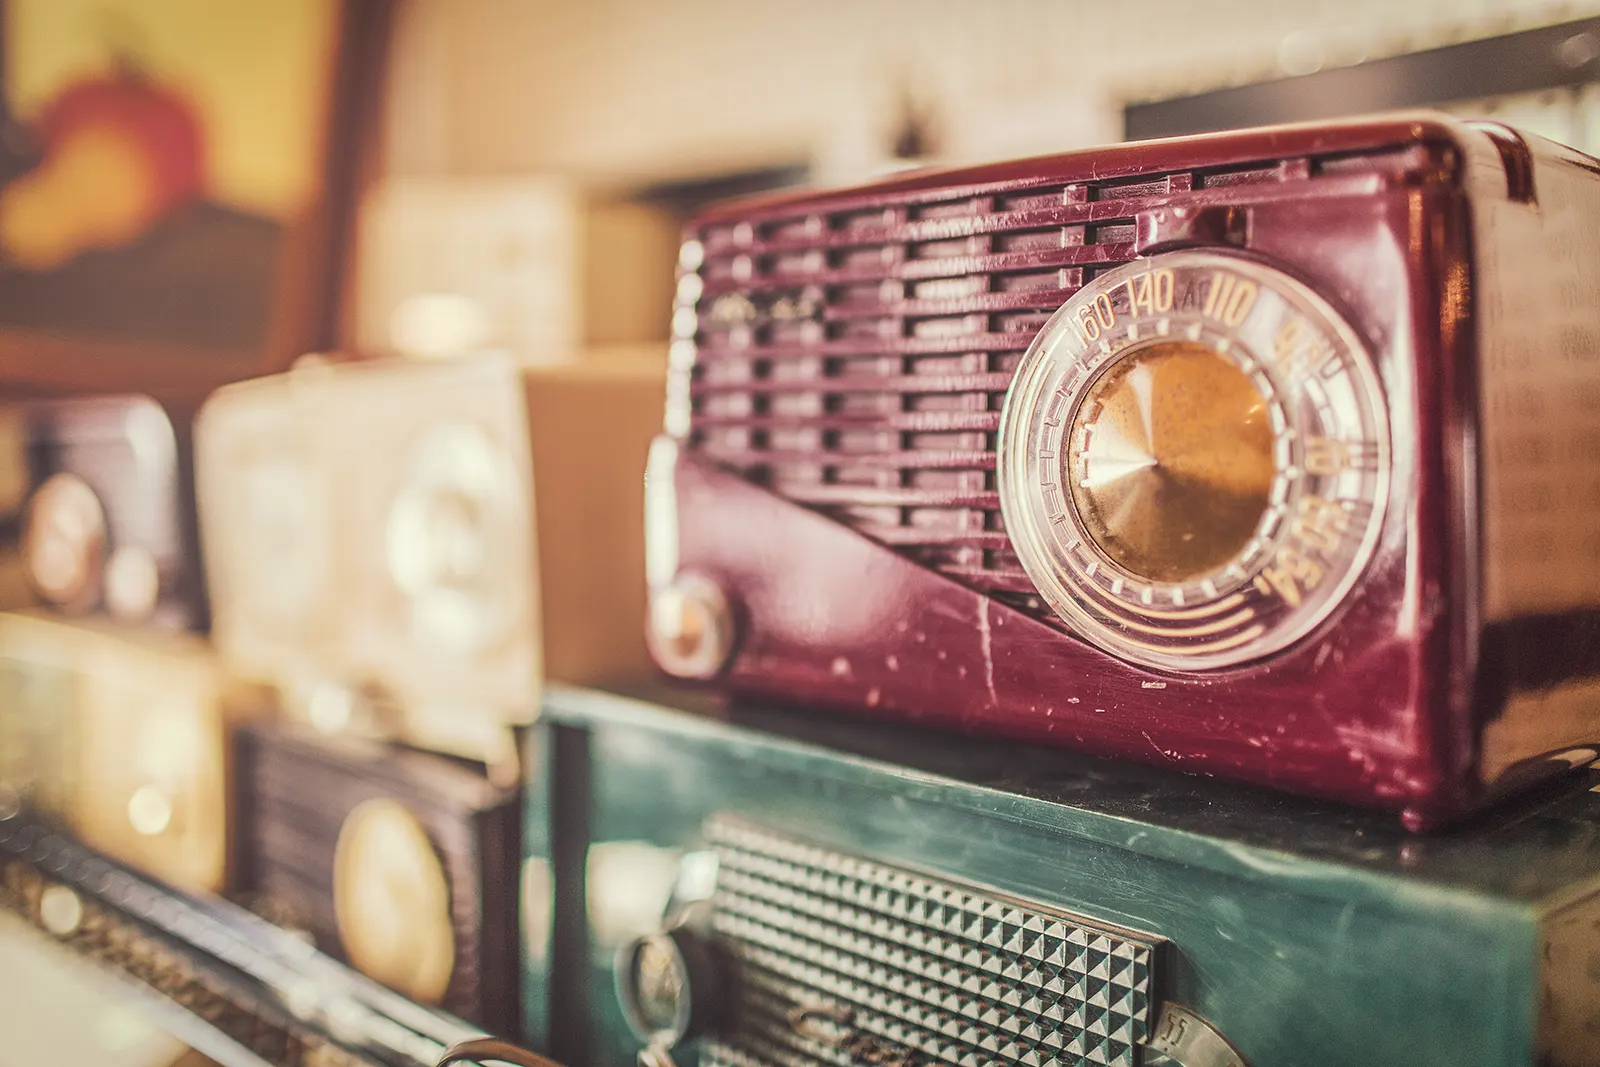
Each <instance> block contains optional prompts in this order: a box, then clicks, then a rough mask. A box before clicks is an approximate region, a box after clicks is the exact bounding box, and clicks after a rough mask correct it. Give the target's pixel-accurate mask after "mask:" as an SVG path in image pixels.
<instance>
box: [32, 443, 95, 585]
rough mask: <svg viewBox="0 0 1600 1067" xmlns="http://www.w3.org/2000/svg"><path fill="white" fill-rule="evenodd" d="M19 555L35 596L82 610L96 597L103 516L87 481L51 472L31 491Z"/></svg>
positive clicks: (73, 475) (66, 474) (70, 475)
mask: <svg viewBox="0 0 1600 1067" xmlns="http://www.w3.org/2000/svg"><path fill="white" fill-rule="evenodd" d="M22 539H23V558H24V559H25V560H26V561H27V568H28V577H29V578H31V579H32V580H33V585H34V588H35V589H37V590H38V591H39V595H40V596H42V597H44V598H45V599H46V600H47V601H49V602H50V603H52V604H55V605H57V606H58V607H63V608H67V609H69V610H82V609H85V608H87V607H89V606H91V604H92V603H93V601H94V600H95V599H96V598H97V597H98V596H99V589H100V577H101V567H102V565H103V563H104V559H105V549H106V540H107V536H106V515H105V512H104V511H103V510H102V509H101V507H100V498H99V497H98V496H96V495H95V492H94V490H93V489H91V488H90V487H89V483H87V482H85V481H84V480H83V479H82V478H79V477H78V476H77V475H75V474H68V473H66V472H62V473H59V474H53V475H51V476H50V477H49V478H48V479H46V480H45V483H44V484H43V485H41V486H40V487H39V488H38V491H37V492H35V493H34V494H33V501H32V503H31V504H30V506H29V508H28V518H27V525H26V527H25V529H24V532H23V538H22Z"/></svg>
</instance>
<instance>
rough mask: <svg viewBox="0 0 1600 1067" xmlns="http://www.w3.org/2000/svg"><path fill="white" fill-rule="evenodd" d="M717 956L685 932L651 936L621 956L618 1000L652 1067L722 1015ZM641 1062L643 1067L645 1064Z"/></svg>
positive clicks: (667, 1060)
mask: <svg viewBox="0 0 1600 1067" xmlns="http://www.w3.org/2000/svg"><path fill="white" fill-rule="evenodd" d="M720 970H721V968H720V967H719V966H718V963H717V959H716V954H715V951H714V950H713V949H712V947H711V946H710V945H708V944H707V943H706V942H705V940H704V939H702V938H701V937H700V936H698V935H697V934H695V933H694V932H693V931H692V930H690V929H688V928H687V927H683V926H677V927H673V928H671V929H668V930H664V931H661V932H659V933H654V934H647V935H646V936H644V937H641V938H638V939H636V940H634V941H632V942H630V943H629V944H626V945H624V946H623V947H622V951H621V952H619V953H618V954H617V965H616V981H617V999H618V1000H619V1001H620V1002H621V1004H622V1014H623V1017H624V1018H625V1019H626V1020H627V1021H628V1026H629V1028H630V1029H632V1030H633V1032H634V1035H635V1036H636V1037H638V1038H639V1040H640V1041H643V1042H644V1043H645V1046H646V1048H647V1050H650V1051H651V1052H652V1056H653V1058H652V1060H651V1062H652V1064H653V1065H656V1067H660V1065H661V1064H663V1063H670V1061H671V1057H670V1056H667V1055H666V1054H665V1050H666V1049H670V1048H672V1047H674V1046H676V1045H680V1044H682V1043H683V1042H685V1041H688V1040H690V1039H691V1038H694V1037H698V1036H700V1035H701V1034H704V1033H706V1032H707V1031H708V1030H710V1029H711V1028H712V1027H713V1026H714V1025H715V1024H716V1021H717V1019H718V1017H719V1015H720V1014H721V1008H722V1001H723V989H722V981H721V974H720ZM641 1062H644V1061H643V1060H641Z"/></svg>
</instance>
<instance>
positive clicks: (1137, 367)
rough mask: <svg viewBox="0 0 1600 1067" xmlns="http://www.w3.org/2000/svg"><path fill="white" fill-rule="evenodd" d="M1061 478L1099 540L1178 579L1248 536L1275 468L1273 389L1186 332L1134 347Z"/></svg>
mask: <svg viewBox="0 0 1600 1067" xmlns="http://www.w3.org/2000/svg"><path fill="white" fill-rule="evenodd" d="M1071 440H1073V441H1075V442H1078V443H1079V448H1078V449H1077V451H1076V452H1074V453H1072V454H1070V455H1069V456H1068V458H1067V460H1066V462H1065V463H1064V465H1063V468H1062V472H1061V475H1062V481H1063V483H1064V484H1066V485H1067V486H1068V488H1069V490H1070V492H1071V494H1072V500H1073V504H1074V506H1075V507H1076V509H1077V511H1078V513H1079V515H1081V516H1082V517H1083V520H1084V524H1085V526H1086V528H1087V530H1088V532H1089V535H1090V537H1092V538H1093V539H1094V543H1095V546H1096V547H1097V548H1099V550H1100V551H1102V552H1104V553H1105V554H1106V555H1108V556H1110V557H1111V558H1112V559H1113V560H1114V561H1115V562H1116V563H1117V564H1119V565H1120V566H1122V567H1123V568H1125V569H1126V570H1128V571H1129V572H1131V573H1134V574H1140V575H1143V576H1146V577H1148V578H1150V579H1152V580H1155V581H1165V582H1181V581H1185V580H1187V579H1190V578H1193V577H1195V576H1197V575H1201V574H1205V573H1207V572H1209V571H1213V570H1216V569H1218V568H1219V567H1223V566H1225V565H1226V564H1227V563H1228V562H1229V561H1230V560H1232V559H1233V558H1234V557H1235V556H1237V555H1238V554H1239V552H1240V551H1241V550H1242V549H1243V548H1244V547H1245V545H1247V544H1248V543H1249V542H1250V538H1251V536H1252V535H1253V534H1254V533H1255V530H1256V527H1257V526H1258V525H1259V524H1260V522H1261V516H1262V514H1263V513H1265V511H1266V510H1267V506H1268V504H1269V503H1270V499H1271V492H1272V483H1273V480H1274V477H1275V475H1276V474H1277V469H1276V465H1275V464H1274V462H1273V453H1274V445H1275V444H1276V442H1275V441H1274V434H1273V432H1272V426H1271V421H1270V419H1269V418H1268V416H1267V403H1266V399H1265V398H1264V397H1263V396H1262V395H1261V391H1260V390H1259V389H1258V388H1257V387H1256V385H1255V383H1253V382H1252V381H1251V380H1250V378H1249V376H1248V375H1246V374H1245V373H1244V372H1243V371H1242V370H1240V369H1239V367H1238V366H1237V365H1236V364H1234V363H1233V362H1232V361H1231V360H1229V359H1228V358H1227V357H1226V356H1224V355H1223V354H1222V353H1220V352H1217V351H1214V350H1212V349H1209V348H1206V347H1205V346H1203V345H1198V344H1195V343H1193V342H1188V341H1175V342H1158V343H1156V344H1153V345H1149V346H1147V347H1144V348H1142V349H1140V350H1139V351H1137V352H1134V353H1131V354H1130V355H1129V356H1128V357H1127V358H1126V359H1124V360H1123V361H1121V362H1120V363H1119V364H1118V365H1117V366H1116V367H1114V368H1112V370H1111V371H1109V372H1108V373H1106V374H1105V375H1104V376H1102V377H1101V379H1100V380H1099V381H1097V382H1096V383H1095V384H1094V385H1093V386H1092V387H1091V388H1090V390H1089V392H1088V393H1087V394H1086V395H1085V397H1084V399H1083V401H1082V403H1081V404H1080V405H1079V407H1078V412H1077V416H1076V418H1075V419H1074V422H1073V426H1072V432H1071Z"/></svg>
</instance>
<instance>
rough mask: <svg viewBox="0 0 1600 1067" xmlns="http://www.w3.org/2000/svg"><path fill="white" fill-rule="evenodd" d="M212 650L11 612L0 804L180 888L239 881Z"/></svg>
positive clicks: (227, 718) (0, 644)
mask: <svg viewBox="0 0 1600 1067" xmlns="http://www.w3.org/2000/svg"><path fill="white" fill-rule="evenodd" d="M223 684H224V683H223V677H222V672H221V670H220V669H219V667H218V664H217V661H216V657H215V655H214V654H213V653H212V651H211V649H210V647H209V646H208V645H207V644H206V642H205V641H203V640H202V639H200V638H199V637H196V636H194V635H192V634H187V633H181V632H163V631H158V630H150V629H148V628H134V627H130V626H127V625H121V624H115V623H111V622H107V621H94V620H75V621H70V622H69V621H66V620H61V619H55V618H50V617H47V616H43V615H36V614H24V613H5V614H0V807H4V808H6V809H8V810H15V809H16V808H18V807H26V808H31V809H32V810H34V811H36V812H37V813H39V814H40V815H42V816H45V817H48V818H52V819H54V820H55V821H57V822H62V823H65V824H66V825H68V826H70V827H71V828H72V829H73V830H74V831H75V832H76V833H77V835H78V836H79V837H80V838H81V839H82V840H83V841H84V842H85V843H87V844H89V845H90V846H92V847H94V848H97V849H99V850H100V851H102V852H104V853H106V854H107V855H109V856H113V857H115V858H117V859H119V860H121V861H122V862H124V863H127V864H129V865H130V866H133V867H137V868H139V869H140V870H142V871H145V872H146V873H148V874H152V875H154V876H155V877H157V878H160V879H162V880H164V881H166V882H168V883H169V884H171V885H174V886H178V887H180V888H184V889H191V890H210V891H216V890H221V889H223V888H224V887H225V886H226V885H227V884H228V881H229V876H230V873H231V872H230V858H231V845H230V841H231V831H232V811H231V805H230V804H229V794H228V786H227V783H228V775H229V767H230V763H231V759H230V745H231V742H230V735H231V731H232V726H233V723H234V721H235V719H236V718H237V717H238V716H239V715H241V714H243V713H244V712H245V710H246V709H245V708H243V707H239V706H235V705H234V704H232V703H231V702H229V701H228V700H227V699H225V693H224V689H223Z"/></svg>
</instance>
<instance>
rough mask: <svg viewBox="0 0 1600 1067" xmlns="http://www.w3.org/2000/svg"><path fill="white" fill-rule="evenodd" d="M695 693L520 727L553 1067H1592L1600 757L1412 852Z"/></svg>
mask: <svg viewBox="0 0 1600 1067" xmlns="http://www.w3.org/2000/svg"><path fill="white" fill-rule="evenodd" d="M678 699H679V698H676V697H674V698H671V699H669V701H668V703H667V704H661V703H654V702H649V701H645V700H639V699H626V698H622V697H617V696H611V695H606V694H601V693H595V692H591V691H585V690H578V689H556V690H553V691H552V692H551V693H550V695H549V696H548V698H547V705H546V715H545V717H544V719H543V720H542V722H541V723H540V724H539V725H538V726H536V727H535V728H534V731H533V733H532V735H531V739H530V745H531V747H530V751H529V758H530V775H531V777H532V781H533V785H532V788H530V789H529V790H528V804H529V808H528V819H527V830H526V835H527V836H526V858H525V863H524V870H523V887H522V890H523V936H524V939H525V946H524V947H525V959H526V966H527V973H526V980H525V984H524V990H525V993H524V995H525V1003H524V1024H525V1034H524V1036H525V1038H526V1039H527V1041H528V1042H529V1043H530V1045H531V1046H532V1047H535V1048H542V1049H543V1050H544V1051H546V1052H549V1053H551V1054H553V1055H554V1056H555V1057H556V1058H558V1059H561V1060H562V1061H563V1062H566V1063H568V1064H573V1065H584V1064H594V1065H597V1067H600V1065H619V1064H620V1065H626V1064H632V1063H636V1062H637V1063H639V1064H641V1065H644V1067H670V1065H671V1064H674V1063H676V1064H678V1065H680V1067H694V1065H699V1067H715V1065H727V1067H814V1065H815V1067H823V1065H832V1067H934V1065H936V1064H953V1065H958V1067H988V1065H1013V1064H1015V1065H1027V1067H1052V1065H1058V1064H1059V1065H1069V1067H1079V1065H1096V1067H1102V1065H1104V1067H1110V1065H1137V1064H1148V1065H1169V1064H1179V1065H1182V1067H1333V1065H1336V1064H1337V1065H1350V1067H1357V1065H1359V1067H1390V1065H1393V1067H1433V1065H1438V1067H1511V1065H1519V1064H1527V1065H1529V1067H1533V1065H1549V1067H1594V1065H1600V792H1597V791H1596V790H1600V773H1597V772H1595V771H1592V770H1578V771H1574V773H1573V774H1571V775H1569V776H1567V777H1566V779H1565V780H1564V781H1563V782H1561V783H1560V784H1559V785H1558V786H1555V787H1552V788H1550V789H1548V790H1546V791H1545V792H1543V793H1539V794H1536V795H1534V796H1531V797H1527V798H1524V799H1523V800H1522V801H1521V802H1519V803H1518V804H1517V805H1516V806H1515V807H1512V808H1508V809H1502V810H1500V811H1498V812H1494V813H1491V815H1489V816H1487V817H1484V818H1482V819H1480V820H1479V821H1478V822H1477V823H1475V824H1473V825H1471V826H1468V827H1465V828H1463V829H1461V830H1459V831H1456V832H1454V833H1452V834H1450V835H1447V836H1435V837H1419V836H1414V835H1410V834H1408V833H1406V832H1405V831H1404V830H1403V829H1401V828H1399V827H1398V826H1396V825H1394V824H1393V822H1392V820H1389V819H1386V818H1383V817H1381V816H1372V815H1369V814H1364V813H1360V812H1354V811H1347V810H1344V809H1342V808H1335V807H1331V806H1324V805H1319V804H1314V803H1310V802H1307V801H1304V800H1298V799H1294V798H1288V797H1279V796H1276V795H1271V794H1266V793H1262V792H1257V791H1253V790H1248V789H1244V788H1240V787H1235V786H1228V785H1223V784H1219V783H1214V782H1211V781H1208V780H1205V779H1200V778H1193V777H1185V776H1174V775H1171V774H1163V773H1161V772H1158V771H1153V770H1149V769H1145V768H1141V767H1134V766H1129V765H1123V764H1115V763H1108V762H1106V761H1102V760H1094V759H1089V758H1084V757H1079V756H1074V755H1071V754H1066V753H1061V752H1042V751H1039V750H1037V749H1033V748H1029V747H1027V746H1019V745H1013V744H1003V743H988V742H981V741H976V740H973V739H970V738H949V737H946V736H943V735H937V734H931V733H924V732H920V731H912V730H908V729H905V728H892V727H885V726H881V725H877V724H871V723H861V722H850V723H842V722H836V721H834V720H831V719H827V718H824V717H821V716H815V715H805V714H801V713H798V712H792V711H791V712H780V711H766V712H757V711H746V712H740V713H739V714H738V715H737V716H733V715H731V714H730V713H725V712H724V713H720V714H719V715H705V714H687V713H685V712H684V711H682V710H679V708H678V707H675V706H674V705H675V704H677V702H678ZM684 699H689V698H684ZM682 706H687V705H686V704H685V705H682Z"/></svg>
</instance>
